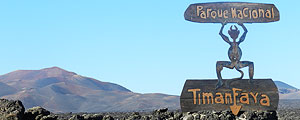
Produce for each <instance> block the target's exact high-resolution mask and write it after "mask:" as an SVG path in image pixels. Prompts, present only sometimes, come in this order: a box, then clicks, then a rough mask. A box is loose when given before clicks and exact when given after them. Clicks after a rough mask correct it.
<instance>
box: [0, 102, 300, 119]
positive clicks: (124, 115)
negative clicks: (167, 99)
mask: <svg viewBox="0 0 300 120" xmlns="http://www.w3.org/2000/svg"><path fill="white" fill-rule="evenodd" d="M299 103H300V100H284V101H281V102H280V105H279V109H278V111H277V112H276V111H252V112H243V111H241V112H240V113H239V115H238V116H234V115H233V114H232V113H231V112H230V111H199V112H188V113H182V112H181V111H179V110H168V108H162V109H158V110H154V111H152V112H111V113H61V114H54V113H51V112H50V111H48V110H46V109H44V108H42V107H33V108H29V109H27V110H26V111H25V108H24V106H23V104H22V102H20V101H14V100H6V99H0V120H277V119H279V120H298V119H300V116H299V113H300V105H299ZM291 106H293V107H291Z"/></svg>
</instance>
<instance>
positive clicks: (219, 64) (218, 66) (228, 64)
mask: <svg viewBox="0 0 300 120" xmlns="http://www.w3.org/2000/svg"><path fill="white" fill-rule="evenodd" d="M223 67H226V68H230V69H233V68H234V65H232V64H231V62H229V61H218V62H217V64H216V70H217V76H218V83H217V84H216V89H218V88H220V87H222V85H223V82H222V75H221V71H222V70H223Z"/></svg>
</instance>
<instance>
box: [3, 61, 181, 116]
mask: <svg viewBox="0 0 300 120" xmlns="http://www.w3.org/2000/svg"><path fill="white" fill-rule="evenodd" d="M1 86H5V87H7V88H11V90H10V91H6V92H3V91H0V95H1V98H6V99H14V100H17V99H18V100H21V101H22V102H23V104H24V106H25V107H26V108H31V107H34V106H42V107H44V108H46V109H48V110H50V111H52V112H56V113H57V112H61V113H63V112H115V111H119V112H124V111H139V110H154V109H158V108H161V107H168V108H171V109H179V97H178V96H172V95H166V94H161V93H159V94H157V93H153V94H151V93H150V94H140V93H134V92H132V91H130V90H129V89H127V88H125V87H123V86H121V85H118V84H115V83H110V82H103V81H99V80H96V79H94V78H90V77H84V76H81V75H78V74H76V73H75V72H70V71H66V70H64V69H62V68H59V67H51V68H44V69H40V70H16V71H13V72H10V73H7V74H4V75H1V76H0V87H1Z"/></svg>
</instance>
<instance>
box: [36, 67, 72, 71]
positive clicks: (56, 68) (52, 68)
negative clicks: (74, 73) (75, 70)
mask: <svg viewBox="0 0 300 120" xmlns="http://www.w3.org/2000/svg"><path fill="white" fill-rule="evenodd" d="M41 70H61V71H66V70H64V69H62V68H60V67H57V66H53V67H49V68H44V69H41Z"/></svg>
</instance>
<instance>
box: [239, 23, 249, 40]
mask: <svg viewBox="0 0 300 120" xmlns="http://www.w3.org/2000/svg"><path fill="white" fill-rule="evenodd" d="M238 25H239V26H241V27H242V28H243V29H244V33H243V35H242V36H241V37H240V40H239V41H238V44H240V43H241V42H243V41H244V40H245V37H246V34H247V32H248V30H247V28H246V27H245V26H244V24H243V23H238Z"/></svg>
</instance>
